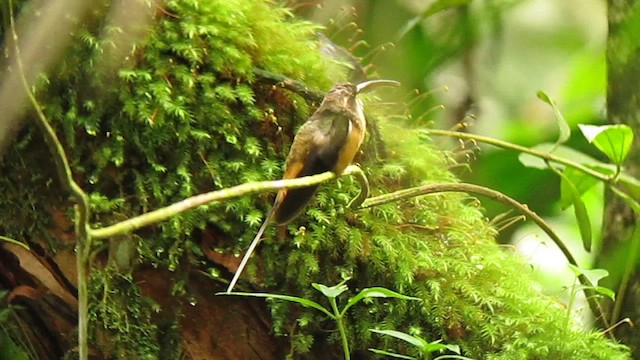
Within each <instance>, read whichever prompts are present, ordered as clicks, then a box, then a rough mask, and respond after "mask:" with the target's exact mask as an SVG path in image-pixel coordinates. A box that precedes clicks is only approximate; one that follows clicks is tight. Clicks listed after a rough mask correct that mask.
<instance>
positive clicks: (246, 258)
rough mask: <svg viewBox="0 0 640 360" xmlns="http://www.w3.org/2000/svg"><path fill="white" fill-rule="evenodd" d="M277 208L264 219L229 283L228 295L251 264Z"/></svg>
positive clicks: (272, 209)
mask: <svg viewBox="0 0 640 360" xmlns="http://www.w3.org/2000/svg"><path fill="white" fill-rule="evenodd" d="M275 208H276V206H274V207H273V208H271V211H269V213H268V214H267V217H266V218H265V219H264V222H263V223H262V226H261V227H260V230H258V234H256V237H255V238H253V241H252V242H251V245H249V249H247V252H246V253H245V254H244V257H243V258H242V261H240V265H238V270H236V273H235V275H233V279H231V282H230V283H229V287H228V288H227V293H230V292H231V291H232V290H233V287H234V286H236V283H237V282H238V279H239V278H240V275H241V274H242V271H243V270H244V268H245V266H247V262H249V258H250V257H251V254H253V252H254V251H255V249H256V247H257V246H258V244H259V243H260V240H261V238H262V234H263V233H264V231H265V229H266V228H267V225H269V223H270V222H271V218H272V217H273V213H274V209H275Z"/></svg>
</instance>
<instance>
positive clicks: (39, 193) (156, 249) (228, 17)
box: [0, 0, 628, 359]
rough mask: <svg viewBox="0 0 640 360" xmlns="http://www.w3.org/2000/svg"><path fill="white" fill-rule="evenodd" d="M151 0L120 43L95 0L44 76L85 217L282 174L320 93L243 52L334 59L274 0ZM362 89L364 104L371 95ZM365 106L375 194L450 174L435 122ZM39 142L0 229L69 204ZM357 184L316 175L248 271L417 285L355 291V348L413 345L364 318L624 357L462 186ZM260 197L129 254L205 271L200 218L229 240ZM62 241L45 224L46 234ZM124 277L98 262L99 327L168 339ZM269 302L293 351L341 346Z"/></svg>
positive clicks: (497, 354) (304, 281)
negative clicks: (308, 194) (268, 78)
mask: <svg viewBox="0 0 640 360" xmlns="http://www.w3.org/2000/svg"><path fill="white" fill-rule="evenodd" d="M162 6H163V7H162V8H158V9H154V10H153V11H154V18H153V21H152V22H151V23H150V25H149V26H148V29H146V31H145V36H143V37H142V38H141V39H138V40H136V42H135V44H134V45H133V46H131V49H128V50H127V51H124V52H109V51H107V50H108V48H109V46H112V43H109V42H107V41H105V39H106V38H108V37H106V36H105V34H108V33H109V32H110V31H112V32H116V33H117V31H118V29H117V28H116V27H114V26H113V24H109V23H108V21H104V20H103V19H104V17H105V16H106V14H108V12H109V6H108V5H103V6H102V7H96V8H95V10H94V12H93V13H92V17H93V18H92V21H89V22H88V25H86V26H84V27H83V28H82V29H81V30H80V31H79V32H78V35H77V37H76V41H75V42H74V43H73V46H72V48H71V49H70V50H69V54H68V56H67V57H65V59H64V61H63V62H62V63H61V64H60V65H59V66H58V67H57V68H56V69H55V70H53V71H51V72H50V74H48V76H47V78H46V81H43V83H42V86H40V87H39V90H38V93H37V96H38V98H39V100H40V101H41V102H42V105H43V107H44V109H45V112H46V115H47V116H48V118H49V119H50V120H51V122H52V123H53V124H54V126H55V127H56V128H57V130H58V133H59V134H60V136H61V138H62V141H63V143H64V144H65V146H66V149H67V152H68V154H69V156H70V158H71V164H72V169H73V171H74V174H75V175H76V177H77V179H78V180H79V182H80V184H81V186H82V187H83V188H84V189H85V190H86V191H87V192H88V193H89V194H90V198H91V206H92V211H93V217H92V224H94V225H95V226H100V225H106V224H112V223H114V222H116V221H118V220H122V219H125V218H128V217H131V216H134V215H136V214H140V213H142V212H144V211H148V210H152V209H156V208H159V207H161V206H164V205H168V204H170V203H172V202H175V201H177V200H180V199H183V198H185V197H188V196H191V195H194V194H197V193H201V192H204V191H209V190H213V189H221V188H225V187H229V186H232V185H237V184H240V183H244V182H248V181H259V180H269V179H276V178H279V177H280V176H281V173H282V164H283V163H284V158H285V156H286V154H287V151H288V148H289V146H290V143H291V139H292V137H293V134H294V132H295V129H296V128H297V127H298V126H299V125H300V124H301V123H302V122H303V121H304V119H306V117H307V116H308V115H309V113H310V111H311V109H312V107H313V104H309V103H308V102H307V101H306V100H305V99H304V98H302V97H301V96H299V95H297V94H294V93H292V92H289V91H287V90H284V89H282V88H280V87H273V86H271V85H270V84H269V82H265V81H263V79H261V78H260V77H259V76H256V75H255V72H254V70H255V69H263V70H266V71H269V72H272V73H275V74H281V75H284V76H287V77H290V78H292V79H296V80H300V81H303V82H305V83H306V84H307V85H309V86H311V87H314V88H318V89H323V90H326V89H328V87H329V86H330V85H331V84H330V82H329V80H328V79H329V76H328V66H329V65H327V62H326V61H325V60H324V59H323V58H322V56H321V54H320V51H319V50H318V46H317V44H316V42H315V40H314V39H315V35H314V32H315V31H317V30H318V29H317V27H316V26H314V25H312V24H310V23H307V22H301V21H297V20H295V19H293V18H292V17H291V15H290V14H289V13H288V12H287V11H286V10H285V9H283V8H280V7H278V6H277V5H275V4H273V3H271V2H265V1H258V0H209V1H196V0H180V1H168V2H167V3H165V4H164V5H162ZM105 54H106V55H105ZM109 54H121V55H124V57H121V58H115V59H107V60H109V61H107V62H106V63H117V64H121V65H118V68H117V70H116V71H113V70H112V68H110V67H106V66H104V64H105V59H104V57H105V56H109ZM114 56H115V55H114ZM369 105H370V108H371V109H372V110H373V112H374V113H375V112H376V111H375V107H376V105H375V101H371V102H370V104H369ZM378 112H379V111H378ZM399 112H401V111H399ZM376 117H377V119H378V120H377V125H378V126H379V127H380V132H381V134H382V139H372V138H371V137H370V138H369V140H368V142H367V144H365V146H364V151H363V152H364V153H368V154H370V153H371V152H373V149H375V148H378V147H379V145H380V143H379V142H380V141H383V142H384V146H385V149H386V151H385V154H382V155H380V154H378V155H380V156H362V157H361V159H360V160H363V161H362V162H363V167H364V169H365V171H366V173H367V174H368V176H369V180H370V182H371V185H372V189H373V194H374V195H377V194H383V193H387V192H390V191H393V190H397V189H400V188H405V187H409V186H415V185H419V184H424V183H429V182H441V181H455V177H454V176H453V175H452V174H451V173H450V172H449V171H448V167H449V166H450V165H452V163H451V162H450V160H449V159H450V158H451V157H450V156H446V155H447V154H446V153H444V152H443V151H441V150H438V149H436V148H435V147H434V146H433V144H432V143H431V141H430V139H429V138H426V137H425V136H424V135H421V134H420V133H419V132H418V131H416V129H412V128H410V127H408V126H406V125H405V124H403V122H402V120H398V119H397V118H396V119H395V120H391V119H386V118H385V116H384V115H381V114H378V115H377V116H376ZM376 142H378V143H377V144H376ZM376 145H377V146H376ZM47 158H48V156H47V153H46V149H45V148H44V147H43V146H42V144H41V141H40V138H39V135H37V133H35V132H34V130H33V129H29V130H28V131H25V132H24V133H23V134H22V136H21V138H20V139H19V140H18V141H17V142H16V144H15V145H14V146H13V147H12V149H11V152H10V153H9V154H7V155H6V156H5V160H4V161H3V163H2V165H1V168H0V172H2V173H3V174H5V176H4V177H2V178H1V179H0V189H1V191H2V192H3V193H5V194H8V195H7V196H5V197H3V199H2V200H1V201H2V207H3V209H13V211H12V212H9V211H3V212H2V213H0V224H2V225H0V230H1V231H2V232H3V233H5V234H7V235H9V236H13V237H16V238H20V239H29V238H31V239H33V238H39V237H41V236H46V234H47V231H48V230H47V227H48V226H49V225H50V222H51V221H50V218H51V211H50V209H51V208H64V207H65V206H68V204H66V202H65V200H64V199H65V197H64V196H63V195H61V194H60V192H59V191H58V188H59V187H58V186H57V183H56V182H55V181H54V182H51V181H50V180H49V179H51V178H53V177H54V174H53V171H51V170H50V169H51V168H52V164H48V163H47V161H46V159H47ZM9 159H11V160H10V161H9ZM18 182H19V183H20V185H21V186H20V187H19V188H18V189H16V183H18ZM358 191H359V188H358V184H357V182H356V181H354V180H353V179H350V178H341V179H339V180H337V181H335V182H332V183H329V184H325V185H323V186H322V187H321V190H320V191H319V192H318V194H317V196H316V198H315V200H314V201H313V203H312V204H311V206H309V207H308V209H307V211H306V213H305V214H303V215H302V216H301V217H300V218H299V219H297V220H296V221H295V223H293V224H290V225H288V226H287V231H286V232H285V234H284V239H282V238H281V237H282V236H277V235H276V233H277V229H276V228H275V227H271V228H270V229H268V230H267V232H266V235H265V239H266V241H264V243H263V245H262V249H261V251H260V254H259V255H260V256H259V259H256V258H254V260H253V261H252V265H251V266H249V271H248V274H250V275H253V278H256V280H259V281H258V282H259V283H260V285H261V286H262V287H264V288H265V289H267V290H268V291H270V292H274V293H286V294H291V295H296V296H303V297H307V298H312V299H314V300H316V301H319V302H322V301H324V299H322V298H320V297H319V296H320V295H319V294H318V293H317V292H316V291H315V290H313V289H312V288H311V283H314V282H317V283H323V284H326V285H333V284H335V283H338V282H340V281H341V280H342V279H344V278H346V277H351V278H352V279H351V280H350V281H349V282H348V285H349V287H350V288H351V289H353V291H354V292H355V291H357V290H359V289H361V288H364V287H372V286H383V287H387V288H389V289H393V290H396V291H398V292H401V293H404V294H407V295H412V296H417V297H420V298H422V299H423V301H422V302H408V301H407V302H405V301H399V300H389V301H384V300H376V301H372V302H371V303H366V304H359V305H357V306H355V307H353V308H352V309H351V310H350V312H349V314H348V315H349V316H348V320H347V327H348V331H349V335H350V343H351V346H352V349H353V350H354V351H356V352H361V353H363V354H366V352H367V349H368V348H370V347H381V348H384V347H386V348H393V349H396V350H398V351H400V352H406V353H412V352H413V351H415V349H407V348H406V345H404V344H401V343H398V342H393V341H388V340H386V339H382V338H381V337H379V336H377V335H375V334H372V333H371V332H370V331H369V329H372V328H379V329H396V330H400V331H404V332H412V333H418V334H420V336H421V337H424V338H427V339H431V340H436V339H443V340H444V341H445V342H447V343H451V344H458V345H460V346H461V348H462V351H463V354H464V355H466V356H469V357H474V358H483V359H583V358H584V359H587V358H588V359H622V358H627V357H628V354H627V352H626V350H625V349H624V348H623V347H622V346H619V345H617V344H614V343H612V342H610V341H608V340H606V339H605V338H604V337H603V336H602V335H601V334H599V333H596V332H586V331H581V330H578V329H575V328H573V327H571V326H569V327H567V325H566V321H565V320H566V317H567V316H568V315H567V310H566V309H564V308H562V307H561V306H560V305H558V304H557V303H556V302H555V301H554V299H552V298H549V297H546V296H543V295H542V294H540V293H539V292H538V291H536V290H534V289H535V286H532V284H533V280H532V278H531V276H529V274H528V271H527V267H526V266H525V265H524V264H523V262H522V261H521V260H520V259H518V258H517V257H516V256H514V255H513V254H512V253H510V252H508V251H505V250H504V249H501V248H500V247H498V246H497V245H496V244H495V243H494V239H493V238H494V236H495V232H494V230H493V229H491V228H490V227H489V226H488V225H487V222H486V221H485V219H484V217H483V215H482V210H481V209H480V208H478V207H477V205H476V201H475V200H473V199H472V198H469V197H468V196H466V195H462V194H440V195H433V196H427V197H420V198H415V199H411V200H407V201H402V202H397V203H391V204H387V205H382V206H378V207H375V208H372V209H369V210H363V211H354V210H351V209H348V207H347V204H348V203H349V201H350V199H351V198H352V197H353V196H355V195H356V194H357V192H358ZM271 201H272V195H268V194H262V195H258V196H246V197H242V198H238V199H234V200H230V201H225V202H222V203H217V204H211V205H208V206H203V207H201V208H198V209H197V210H194V211H190V212H188V213H186V214H183V215H180V216H177V217H175V218H173V219H171V220H169V221H166V222H164V223H162V224H159V225H158V226H155V227H152V228H146V229H143V230H141V231H138V232H137V233H136V234H135V235H129V237H130V239H131V240H132V241H136V242H137V243H138V244H139V245H138V249H137V250H138V252H137V254H138V255H137V260H136V263H138V264H142V265H152V266H155V267H163V268H167V269H169V270H171V271H176V272H180V271H182V270H181V269H184V268H185V267H196V268H199V269H202V270H205V271H208V268H209V267H215V264H211V263H210V262H208V261H207V260H206V259H205V257H204V255H203V253H202V251H201V250H200V246H199V244H198V240H197V238H196V236H195V234H197V233H198V232H199V231H200V230H202V229H205V228H206V227H207V226H210V227H215V229H216V232H217V233H218V234H220V235H221V237H222V238H223V241H222V242H221V245H220V247H221V249H222V251H223V252H227V253H241V252H243V251H244V249H245V248H246V247H247V246H248V244H249V242H250V241H251V239H252V237H253V235H254V234H255V231H257V228H258V227H259V226H260V223H261V221H262V220H263V217H264V214H265V213H266V211H267V210H268V209H269V206H270V203H271ZM68 214H69V215H70V216H71V211H69V212H68ZM56 246H57V242H56V241H55V239H53V240H52V241H51V243H50V247H51V250H54V249H55V247H56ZM255 264H260V268H261V269H262V271H261V272H260V273H261V275H260V276H256V274H257V273H258V271H257V267H256V266H255ZM178 278H180V277H179V276H178ZM185 279H186V277H185ZM212 281H215V280H212ZM180 284H181V285H184V283H180ZM180 284H178V285H180ZM135 287H136V285H135V283H133V282H132V281H131V278H130V277H129V276H128V275H125V274H123V275H116V274H114V273H113V272H112V271H111V272H110V271H109V270H108V269H104V270H96V271H95V274H94V278H93V286H92V287H91V289H92V299H90V304H91V309H92V319H93V320H94V322H93V323H92V324H91V326H92V327H93V328H94V330H96V329H98V330H100V331H94V332H93V333H94V334H98V335H96V336H94V342H99V343H101V346H102V347H105V346H111V347H113V349H112V351H111V353H112V354H115V355H116V356H119V357H124V358H155V357H160V355H159V354H160V353H162V349H161V347H160V346H154V345H152V343H153V341H151V342H148V341H142V339H143V338H146V339H158V338H160V337H161V334H160V333H161V332H162V331H161V329H162V328H171V326H164V327H160V328H159V327H158V326H157V324H154V321H153V315H152V311H153V307H154V306H155V305H154V303H153V302H152V301H146V300H145V299H144V297H142V295H141V294H140V293H139V292H138V291H136V288H135ZM177 289H178V290H181V291H182V290H183V292H186V293H187V294H186V296H189V295H188V290H184V288H183V287H180V286H178V287H177ZM179 292H180V291H179ZM105 299H112V300H113V303H112V305H110V303H109V302H105ZM114 299H115V300H114ZM110 301H111V300H110ZM105 304H106V305H105ZM270 304H271V305H270V306H271V310H272V318H273V323H274V328H275V331H276V333H281V334H285V333H286V334H290V335H292V336H291V339H292V346H293V353H294V354H304V353H305V352H306V351H310V350H313V349H314V348H326V347H327V346H328V345H331V346H332V348H333V349H334V350H331V351H326V350H325V351H326V352H325V354H326V356H328V357H329V356H330V355H329V354H332V353H335V354H336V356H337V357H339V354H340V351H339V349H340V347H339V345H338V335H337V333H336V332H333V331H328V332H327V331H326V330H327V329H333V328H334V324H332V323H331V322H330V321H329V320H328V319H325V318H323V317H322V316H321V315H320V314H317V313H314V312H312V311H311V310H308V309H303V308H298V307H296V306H293V305H290V304H284V303H278V302H272V303H270ZM130 323H131V324H135V325H136V326H127V324H130ZM104 337H107V338H109V339H111V340H113V341H112V342H111V343H109V342H108V341H105V339H104ZM132 339H133V340H135V339H138V340H140V341H138V340H135V341H132ZM107 343H109V344H110V345H106V344H107ZM136 344H138V345H139V346H138V345H136ZM123 349H125V350H123ZM164 354H165V355H166V353H164ZM303 356H304V355H303Z"/></svg>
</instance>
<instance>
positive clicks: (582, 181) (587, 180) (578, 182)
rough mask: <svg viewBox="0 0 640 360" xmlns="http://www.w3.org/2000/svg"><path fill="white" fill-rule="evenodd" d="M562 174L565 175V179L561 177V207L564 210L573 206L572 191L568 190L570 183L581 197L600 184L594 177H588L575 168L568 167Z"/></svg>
mask: <svg viewBox="0 0 640 360" xmlns="http://www.w3.org/2000/svg"><path fill="white" fill-rule="evenodd" d="M562 174H563V175H564V177H560V205H561V207H562V210H565V209H566V208H568V207H569V206H571V205H573V196H572V194H571V190H570V189H568V188H567V187H568V186H569V184H568V182H570V183H571V184H573V186H574V187H575V189H576V190H577V191H578V194H579V195H580V196H582V195H584V193H585V192H587V191H588V190H589V189H591V188H592V187H593V186H594V185H596V184H597V183H598V180H597V179H596V178H594V177H593V176H590V175H587V174H585V173H583V172H582V171H580V170H576V169H575V168H571V167H566V168H565V169H564V171H563V172H562ZM565 177H566V179H565ZM567 181H568V182H567Z"/></svg>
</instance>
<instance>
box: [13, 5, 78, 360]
mask: <svg viewBox="0 0 640 360" xmlns="http://www.w3.org/2000/svg"><path fill="white" fill-rule="evenodd" d="M9 19H10V23H11V35H12V37H13V42H14V46H15V52H16V53H15V58H16V63H17V64H18V72H19V75H20V80H21V81H22V85H23V86H24V90H25V92H26V93H27V96H28V97H29V101H30V102H31V105H32V106H33V108H34V109H35V111H36V113H37V115H38V116H37V117H36V124H37V126H38V128H39V129H40V131H41V132H42V136H43V137H44V140H45V142H46V143H47V146H48V147H49V152H50V153H51V156H52V157H53V160H54V162H55V165H56V171H57V173H58V178H59V180H60V184H61V185H62V186H63V187H64V189H65V190H66V191H68V192H69V193H70V194H71V196H72V197H73V198H74V200H75V202H76V219H75V220H76V235H77V240H76V251H77V255H76V264H77V267H78V269H77V271H78V349H79V350H78V352H79V358H80V360H86V359H88V350H89V343H88V331H87V320H88V289H87V277H88V274H89V262H88V249H90V238H89V236H88V234H87V228H88V225H87V221H88V219H89V200H88V198H87V195H86V194H85V193H84V191H82V189H81V188H80V186H78V184H77V183H76V182H75V181H74V180H73V175H72V173H71V168H70V167H69V162H68V160H67V156H66V154H65V151H64V148H63V147H62V144H61V143H60V140H59V139H58V136H57V135H56V133H55V131H54V130H53V128H52V127H51V125H50V124H49V121H48V120H47V117H46V116H45V115H44V112H43V111H42V109H41V108H40V105H39V104H38V100H37V99H36V97H35V95H34V94H33V93H32V92H31V90H30V89H29V83H28V82H27V78H26V77H25V70H24V65H23V64H22V60H21V56H20V47H19V46H18V34H17V32H16V26H15V19H14V14H13V3H12V0H9Z"/></svg>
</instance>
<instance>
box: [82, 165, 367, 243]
mask: <svg viewBox="0 0 640 360" xmlns="http://www.w3.org/2000/svg"><path fill="white" fill-rule="evenodd" d="M358 173H362V170H360V168H359V167H357V166H355V165H351V166H349V167H348V168H347V169H346V170H345V171H344V173H343V175H350V174H358ZM335 177H336V176H335V174H334V173H332V172H330V171H327V172H325V173H322V174H318V175H313V176H306V177H301V178H297V179H289V180H273V181H262V182H250V183H245V184H241V185H237V186H234V187H230V188H226V189H222V190H216V191H211V192H208V193H204V194H200V195H195V196H192V197H190V198H187V199H184V200H181V201H178V202H176V203H173V204H171V205H169V206H166V207H163V208H160V209H157V210H153V211H150V212H148V213H145V214H142V215H139V216H136V217H134V218H131V219H128V220H124V221H121V222H119V223H117V224H113V225H111V226H107V227H103V228H99V229H90V230H89V233H90V234H91V238H93V239H104V238H108V237H111V236H114V235H123V234H126V233H130V232H132V231H134V230H137V229H139V228H141V227H144V226H148V225H152V224H155V223H158V222H160V221H164V220H167V219H169V218H170V217H172V216H175V215H176V214H179V213H181V212H184V211H186V210H189V209H193V208H196V207H198V206H201V205H205V204H208V203H211V202H214V201H220V200H226V199H230V198H234V197H238V196H243V195H247V194H252V193H257V192H266V191H275V190H280V189H294V188H301V187H307V186H310V185H315V184H320V183H323V182H326V181H329V180H331V179H334V178H335Z"/></svg>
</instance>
